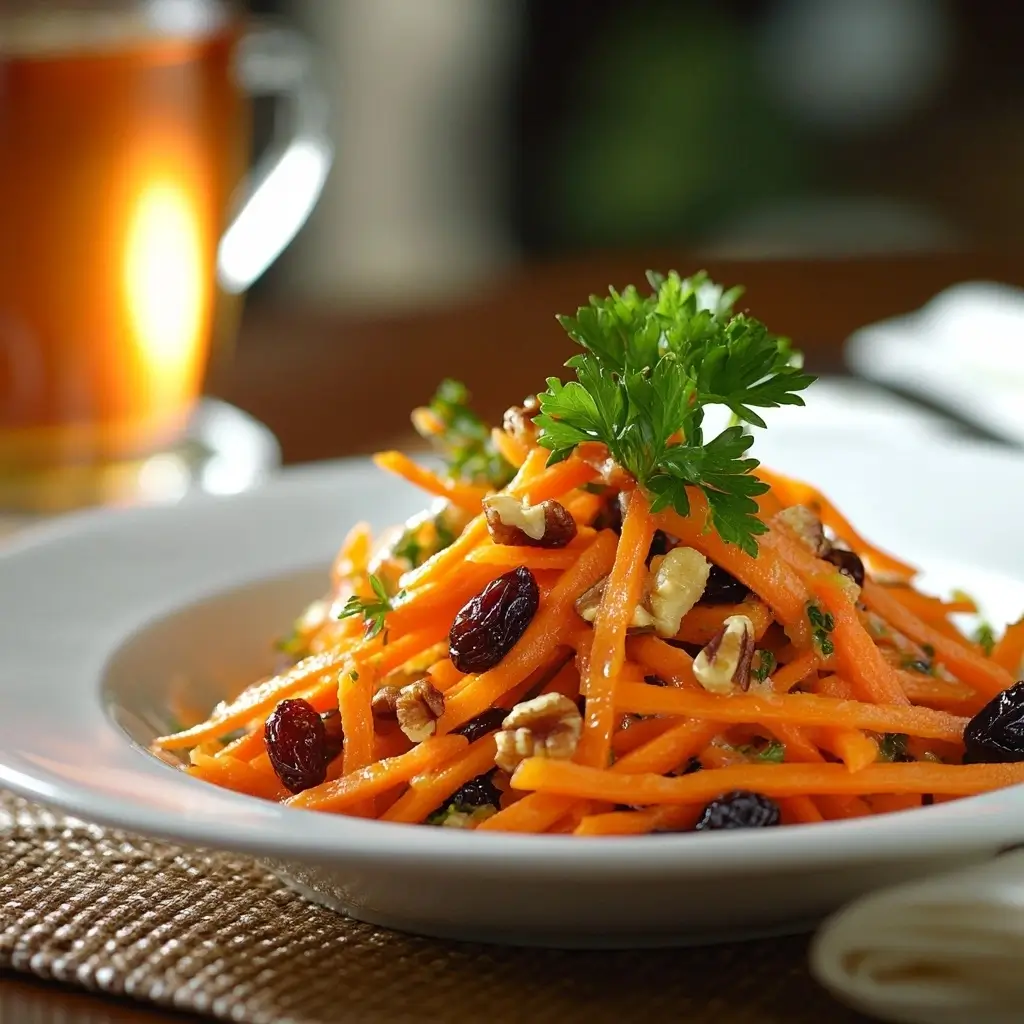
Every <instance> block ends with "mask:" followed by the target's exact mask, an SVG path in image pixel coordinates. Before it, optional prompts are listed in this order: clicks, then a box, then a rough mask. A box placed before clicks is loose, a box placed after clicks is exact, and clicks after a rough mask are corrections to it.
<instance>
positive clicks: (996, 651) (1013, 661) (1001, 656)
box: [992, 618, 1024, 678]
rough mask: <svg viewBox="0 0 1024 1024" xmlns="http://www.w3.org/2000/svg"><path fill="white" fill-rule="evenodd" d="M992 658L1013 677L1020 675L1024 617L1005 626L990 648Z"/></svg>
mask: <svg viewBox="0 0 1024 1024" xmlns="http://www.w3.org/2000/svg"><path fill="white" fill-rule="evenodd" d="M992 660H993V661H994V662H995V663H996V664H997V665H998V666H999V667H1000V668H1003V669H1006V671H1007V672H1009V673H1010V675H1011V676H1013V677H1014V678H1017V677H1018V676H1019V675H1020V671H1021V664H1022V662H1024V618H1022V619H1018V620H1017V621H1016V622H1012V623H1010V625H1009V626H1007V627H1006V631H1005V632H1004V633H1003V635H1002V636H1001V637H1000V638H999V641H998V642H997V643H996V645H995V647H994V648H993V649H992Z"/></svg>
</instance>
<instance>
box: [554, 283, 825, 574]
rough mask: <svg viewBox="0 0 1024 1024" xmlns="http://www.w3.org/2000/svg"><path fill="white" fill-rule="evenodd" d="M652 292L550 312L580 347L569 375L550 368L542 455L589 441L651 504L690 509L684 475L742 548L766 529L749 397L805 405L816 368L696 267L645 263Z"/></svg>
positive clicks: (735, 294) (761, 402)
mask: <svg viewBox="0 0 1024 1024" xmlns="http://www.w3.org/2000/svg"><path fill="white" fill-rule="evenodd" d="M648 281H649V282H650V284H651V287H652V289H653V292H652V293H651V294H650V295H641V293H640V292H639V291H638V290H637V289H636V288H635V287H633V286H630V287H629V288H626V289H625V290H624V291H622V292H617V291H615V290H614V289H610V290H609V294H608V296H607V297H597V296H594V297H592V298H591V299H590V304H589V305H587V306H583V307H581V308H580V309H579V310H577V312H576V315H575V316H574V317H571V316H563V317H559V322H560V323H561V325H562V327H563V328H564V329H565V331H566V332H567V333H568V335H569V336H570V337H571V338H572V339H573V341H575V342H576V343H577V344H578V345H580V346H581V347H582V348H583V349H584V351H583V352H581V353H579V354H577V355H575V356H573V357H572V358H571V359H570V360H569V361H568V362H567V363H566V366H568V367H570V368H571V369H572V370H573V371H575V374H576V379H575V380H573V381H569V382H568V383H563V382H562V381H561V380H559V379H558V378H557V377H549V378H548V381H547V383H548V390H547V391H546V392H544V393H543V394H541V395H539V396H538V397H539V399H540V405H541V413H540V415H539V416H537V417H536V418H535V420H534V422H535V423H536V424H537V426H538V427H539V428H540V433H539V435H538V440H539V443H540V444H541V445H543V446H544V447H545V448H548V449H550V451H551V456H550V459H549V460H548V461H549V463H552V462H559V461H561V460H562V459H565V458H568V456H569V455H570V454H571V453H572V452H573V450H574V449H575V448H576V446H577V445H579V444H583V443H585V442H588V441H597V442H600V443H602V444H604V445H606V446H607V448H608V451H609V453H610V454H611V456H612V458H614V459H615V461H616V462H617V463H618V464H619V465H620V466H621V467H622V468H623V469H625V470H627V471H628V472H629V473H631V474H632V475H633V476H634V477H635V478H636V480H637V482H638V483H639V484H640V485H641V486H642V487H643V488H644V489H645V490H646V491H647V492H648V494H649V495H650V496H651V499H652V508H653V509H654V510H655V511H657V510H659V509H662V508H665V507H668V506H671V507H672V508H674V509H675V510H676V511H677V512H679V513H680V514H681V515H687V514H688V513H689V511H690V499H689V496H688V494H687V490H686V489H687V487H697V488H699V489H700V490H701V491H702V492H703V493H704V495H705V497H706V498H707V502H708V506H709V509H710V513H711V524H712V526H713V527H714V528H715V530H717V532H718V533H719V535H720V536H721V537H722V539H723V540H725V541H727V542H729V543H732V544H736V545H738V546H739V547H740V548H742V549H743V550H744V551H746V552H747V553H748V554H751V555H753V554H756V553H757V542H756V540H755V537H756V535H757V534H759V533H763V532H764V531H765V529H766V527H765V526H764V524H763V523H762V522H761V521H760V520H759V519H758V518H757V517H756V512H757V504H756V502H755V501H754V499H755V498H756V497H757V496H758V495H759V494H763V493H764V492H765V491H766V490H767V485H765V484H764V483H762V482H761V481H760V480H758V479H757V478H756V477H754V476H752V475H751V474H752V471H753V470H754V469H755V468H756V467H757V465H758V462H757V460H756V459H753V458H748V457H747V456H746V453H747V450H748V449H749V448H750V445H751V443H752V441H753V438H752V437H751V436H750V435H749V434H748V433H747V432H746V430H745V429H744V427H743V425H742V424H751V425H753V426H758V427H763V426H764V425H765V424H764V420H762V419H761V417H760V416H759V415H758V413H757V412H755V411H754V410H755V409H759V408H760V409H768V408H777V407H779V406H782V405H803V399H802V398H801V397H800V396H799V394H798V393H797V392H799V391H802V390H803V389H804V388H806V387H807V386H808V385H809V384H811V382H812V381H813V380H814V378H813V377H810V376H808V375H807V374H804V373H802V372H801V370H800V365H799V363H800V360H799V354H798V353H797V352H795V351H794V350H793V348H792V347H791V345H790V343H789V341H788V340H787V339H785V338H781V337H779V336H777V335H775V334H772V333H771V332H769V331H768V329H767V328H766V327H765V326H764V325H763V324H762V323H761V322H760V321H758V320H755V319H754V318H753V317H750V316H747V315H746V314H743V313H734V312H733V306H734V305H735V302H736V300H737V299H738V298H739V296H740V294H741V291H740V289H737V288H733V289H730V290H728V291H725V290H723V289H722V288H720V287H719V286H717V285H715V284H714V283H713V282H711V281H710V280H709V278H708V276H707V275H706V274H704V273H700V274H696V275H694V276H693V277H690V278H682V277H680V276H679V275H678V274H677V273H675V272H674V271H673V272H672V273H670V274H668V275H667V276H662V275H660V274H655V273H649V274H648ZM711 405H723V406H726V407H727V408H728V409H729V410H730V411H731V413H732V415H733V417H734V418H735V420H736V421H737V422H738V424H739V425H736V426H731V427H728V428H727V429H726V430H724V431H722V432H721V433H720V434H718V435H717V436H714V437H710V438H707V437H705V434H704V415H705V409H706V408H707V407H708V406H711Z"/></svg>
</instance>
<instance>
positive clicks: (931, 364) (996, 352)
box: [845, 282, 1024, 1020]
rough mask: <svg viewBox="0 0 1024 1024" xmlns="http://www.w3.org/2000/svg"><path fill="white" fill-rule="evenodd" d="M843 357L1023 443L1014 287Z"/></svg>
mask: <svg viewBox="0 0 1024 1024" xmlns="http://www.w3.org/2000/svg"><path fill="white" fill-rule="evenodd" d="M845 357H846V361H847V363H848V365H849V366H850V368H851V369H852V370H854V372H856V373H857V374H859V375H860V376H861V377H864V378H866V379H868V380H872V381H877V382H878V383H881V384H886V385H890V386H898V387H900V388H903V389H905V390H907V391H910V392H914V393H917V394H919V395H921V396H922V397H923V398H928V399H930V400H932V401H933V402H935V403H937V404H939V405H943V406H946V407H948V408H949V409H951V410H952V411H954V412H956V413H958V414H959V415H960V416H962V417H963V418H964V419H966V420H968V421H970V422H973V423H975V424H976V425H978V426H980V427H984V428H986V429H987V430H989V431H991V432H992V433H993V434H996V435H997V436H999V437H1003V438H1005V439H1006V440H1008V441H1011V442H1013V443H1016V444H1024V403H1022V402H1021V396H1022V395H1024V291H1022V290H1020V289H1019V288H1012V287H1010V286H1008V285H1000V284H987V283H981V282H968V283H964V284H959V285H956V286H954V287H952V288H949V289H947V290H946V291H944V292H942V293H941V294H940V295H937V296H936V297H935V298H934V299H932V300H931V301H930V302H929V303H928V304H927V305H925V306H924V307H922V308H921V309H919V310H917V311H916V312H914V313H910V314H908V315H906V316H901V317H896V318H894V319H892V320H886V321H883V322H882V323H878V324H872V325H870V326H869V327H864V328H862V329H861V330H859V331H857V332H856V333H855V334H853V335H852V336H851V337H850V338H849V340H848V341H847V343H846V348H845ZM1021 1019H1022V1020H1024V1013H1022V1015H1021Z"/></svg>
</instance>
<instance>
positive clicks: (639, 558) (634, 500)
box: [576, 488, 654, 765]
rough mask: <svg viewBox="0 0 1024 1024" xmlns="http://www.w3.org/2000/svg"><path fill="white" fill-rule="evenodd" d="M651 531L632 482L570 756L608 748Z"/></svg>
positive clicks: (601, 760) (582, 758)
mask: <svg viewBox="0 0 1024 1024" xmlns="http://www.w3.org/2000/svg"><path fill="white" fill-rule="evenodd" d="M653 536H654V521H653V520H652V519H651V507H650V504H649V503H648V501H647V498H646V497H645V495H644V493H643V491H641V490H640V489H639V488H637V489H636V490H634V491H631V492H630V495H629V497H628V498H627V499H626V513H625V516H624V517H623V520H622V534H621V536H620V538H619V544H618V549H617V551H616V553H615V562H614V564H613V565H612V571H611V573H610V575H609V576H608V583H607V586H606V587H605V589H604V593H603V595H602V597H601V604H600V606H599V607H598V610H597V617H596V619H595V620H594V644H593V647H592V649H591V652H590V664H589V671H588V672H587V674H586V676H585V677H584V678H583V682H582V690H583V692H584V694H585V696H586V698H587V704H586V715H585V718H584V721H583V735H582V737H581V738H580V745H579V749H578V750H577V752H576V758H577V760H578V761H579V762H580V763H581V764H596V765H603V764H607V762H608V754H609V752H610V750H611V739H612V729H613V728H614V720H615V685H616V681H617V679H618V675H619V672H620V670H621V669H622V663H623V662H624V661H625V660H626V629H627V628H628V627H629V623H630V620H631V619H632V617H633V610H634V609H635V608H636V606H637V604H638V602H639V600H640V596H641V589H642V588H643V583H644V570H645V562H646V559H647V552H648V551H649V550H650V547H651V539H652V537H653Z"/></svg>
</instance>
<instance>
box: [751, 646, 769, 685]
mask: <svg viewBox="0 0 1024 1024" xmlns="http://www.w3.org/2000/svg"><path fill="white" fill-rule="evenodd" d="M757 656H758V660H757V665H756V666H755V667H754V668H752V669H751V670H750V674H751V676H752V677H753V678H754V679H756V680H757V681H758V682H759V683H763V682H764V681H765V680H766V679H767V678H768V677H769V676H770V675H771V674H772V672H773V671H774V670H775V655H774V654H772V652H771V651H765V650H761V651H758V652H757Z"/></svg>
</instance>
